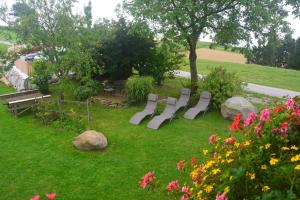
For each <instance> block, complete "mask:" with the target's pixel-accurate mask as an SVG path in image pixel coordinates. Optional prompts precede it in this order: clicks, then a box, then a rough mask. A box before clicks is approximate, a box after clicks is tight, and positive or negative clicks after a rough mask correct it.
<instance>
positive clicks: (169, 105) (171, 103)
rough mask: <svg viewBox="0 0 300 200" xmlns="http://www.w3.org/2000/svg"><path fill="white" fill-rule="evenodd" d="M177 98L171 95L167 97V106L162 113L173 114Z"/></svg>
mask: <svg viewBox="0 0 300 200" xmlns="http://www.w3.org/2000/svg"><path fill="white" fill-rule="evenodd" d="M176 103H177V100H176V99H175V98H172V97H168V99H167V106H166V108H165V110H164V112H163V113H162V114H174V113H175V112H176Z"/></svg>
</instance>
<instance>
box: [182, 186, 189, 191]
mask: <svg viewBox="0 0 300 200" xmlns="http://www.w3.org/2000/svg"><path fill="white" fill-rule="evenodd" d="M181 192H183V193H188V192H189V187H188V186H186V185H184V186H183V187H182V188H181Z"/></svg>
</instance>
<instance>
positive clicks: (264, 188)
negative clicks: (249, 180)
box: [262, 185, 271, 192]
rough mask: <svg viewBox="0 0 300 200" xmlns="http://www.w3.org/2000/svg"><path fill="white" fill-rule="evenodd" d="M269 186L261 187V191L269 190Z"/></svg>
mask: <svg viewBox="0 0 300 200" xmlns="http://www.w3.org/2000/svg"><path fill="white" fill-rule="evenodd" d="M270 189H271V188H270V187H269V186H267V185H265V186H263V187H262V191H263V192H267V191H268V190H270Z"/></svg>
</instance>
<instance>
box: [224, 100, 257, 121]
mask: <svg viewBox="0 0 300 200" xmlns="http://www.w3.org/2000/svg"><path fill="white" fill-rule="evenodd" d="M251 112H254V113H257V109H256V108H255V107H254V106H253V105H252V104H251V103H250V102H249V101H248V100H247V99H245V98H244V97H232V98H230V99H227V100H226V101H225V102H224V103H223V104H222V105H221V113H222V116H223V117H224V118H225V119H230V120H233V118H234V116H235V115H236V114H237V113H242V116H241V117H242V119H243V120H244V119H245V118H246V117H247V116H248V115H249V113H251Z"/></svg>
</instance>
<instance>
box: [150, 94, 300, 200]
mask: <svg viewBox="0 0 300 200" xmlns="http://www.w3.org/2000/svg"><path fill="white" fill-rule="evenodd" d="M229 130H230V132H231V133H233V132H234V133H236V134H241V135H242V137H241V139H240V140H239V141H237V140H236V138H235V137H234V136H231V137H229V138H222V137H221V136H218V135H216V134H214V135H212V136H210V137H209V138H208V142H209V143H210V144H211V146H212V148H211V150H210V151H209V150H203V154H204V155H205V156H206V159H205V161H203V162H198V161H197V159H196V158H195V157H194V158H192V160H191V162H190V163H189V162H186V161H184V160H181V161H179V162H178V163H177V166H176V167H177V169H178V170H180V171H183V172H185V173H186V174H187V176H189V179H190V182H187V183H186V182H183V183H180V181H172V182H170V183H169V184H168V185H167V186H166V190H167V191H168V194H170V193H172V195H175V196H177V197H178V198H180V199H181V200H188V199H207V200H210V199H216V200H229V199H256V200H262V199H300V134H299V132H300V98H295V99H289V100H288V101H287V102H286V103H285V104H284V105H277V106H274V107H272V108H267V109H264V110H262V111H261V112H260V113H259V114H258V115H256V114H254V113H250V114H249V116H248V117H247V118H246V119H245V120H244V121H242V120H241V118H240V115H237V116H236V117H235V119H234V122H233V123H232V124H231V125H230V126H229ZM151 184H152V185H153V186H155V182H154V181H153V182H152V183H151ZM145 188H146V187H145ZM180 188H181V189H180Z"/></svg>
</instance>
